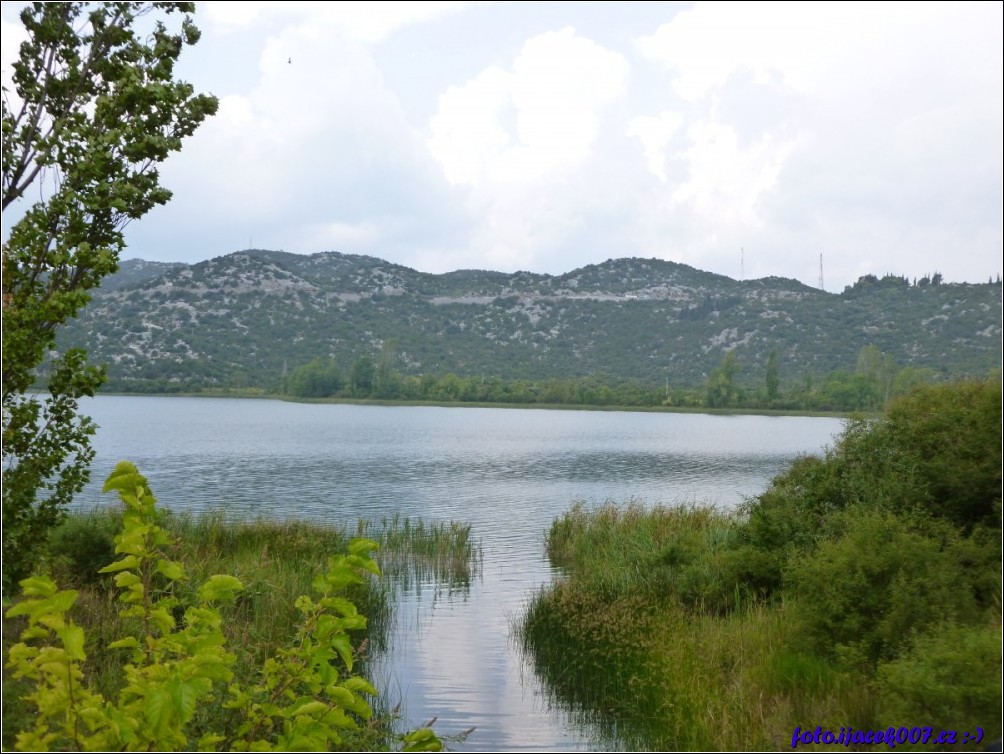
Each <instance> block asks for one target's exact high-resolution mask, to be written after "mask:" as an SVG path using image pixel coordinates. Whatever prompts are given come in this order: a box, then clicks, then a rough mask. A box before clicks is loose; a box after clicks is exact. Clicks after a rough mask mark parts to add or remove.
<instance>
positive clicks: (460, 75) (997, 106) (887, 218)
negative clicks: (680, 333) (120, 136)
mask: <svg viewBox="0 0 1004 754" xmlns="http://www.w3.org/2000/svg"><path fill="white" fill-rule="evenodd" d="M372 6H373V4H372V3H365V4H363V3H317V2H288V1H286V2H261V3H213V2H209V3H204V4H200V5H199V16H198V23H199V24H200V26H201V28H202V29H203V31H204V36H203V40H202V42H200V44H199V45H198V46H197V47H196V48H194V50H192V51H186V53H185V55H184V56H183V60H182V70H183V71H184V73H185V75H186V77H187V78H188V79H189V80H191V81H192V83H193V84H194V85H195V86H196V88H197V89H198V90H200V91H207V90H208V91H213V92H214V93H215V94H217V95H218V96H219V97H220V112H219V114H218V115H217V116H216V117H215V118H214V119H212V120H211V121H210V122H208V123H206V124H205V125H204V126H203V127H202V128H201V129H200V130H199V131H198V132H197V134H196V135H195V136H194V137H193V138H192V139H191V140H190V141H189V142H188V143H186V145H185V148H184V150H183V151H182V153H181V154H179V155H176V156H174V157H172V158H171V159H170V160H169V161H168V162H167V163H166V164H165V165H164V166H163V170H162V174H163V178H164V183H165V184H166V185H168V186H169V187H170V188H172V189H173V190H174V191H175V198H174V200H173V201H172V202H171V203H170V204H169V205H168V206H167V207H164V208H158V209H156V210H155V211H154V212H152V213H150V215H149V216H147V217H146V218H144V219H143V220H142V221H141V222H139V223H135V224H134V225H133V226H131V227H130V229H129V235H128V238H129V241H130V244H131V246H132V253H135V254H138V255H141V256H146V257H148V258H160V259H185V260H187V261H193V260H194V259H198V258H205V257H209V256H213V255H216V254H219V253H223V252H226V251H229V250H233V249H237V248H244V247H246V246H248V245H249V244H250V245H254V246H259V247H269V248H284V249H287V250H293V251H302V252H305V253H311V252H315V251H321V250H325V249H336V250H340V251H346V252H355V253H366V254H373V255H375V256H380V257H384V258H387V259H390V260H392V261H394V262H398V263H402V264H407V265H409V266H413V267H417V268H418V269H423V270H427V271H430V272H442V271H446V270H449V269H456V268H461V267H488V268H495V269H502V270H515V269H518V268H524V269H532V270H535V271H540V272H552V273H561V272H564V271H567V270H570V269H572V268H574V267H578V266H582V265H584V264H589V263H592V262H598V261H602V260H603V259H606V258H609V257H618V256H630V255H637V256H658V257H663V258H667V259H673V260H676V261H682V262H686V263H688V264H692V265H694V266H696V267H699V268H702V269H707V270H711V271H713V272H718V273H723V274H727V275H731V276H733V277H738V275H739V274H740V263H739V257H740V251H739V250H740V248H742V249H744V256H745V259H744V265H745V267H744V272H745V276H746V277H756V276H763V275H786V276H789V277H796V278H798V279H801V280H802V281H804V282H809V283H814V282H815V281H816V279H817V277H818V266H819V256H820V254H822V255H824V256H825V258H826V268H827V274H826V278H827V285H828V287H833V288H839V287H842V285H845V284H847V283H851V282H853V281H854V279H856V277H857V276H858V275H860V274H866V273H876V274H881V273H882V272H885V271H892V272H899V273H902V274H906V275H908V276H920V275H923V274H925V273H927V272H932V271H935V270H938V271H940V272H942V273H943V274H944V275H945V277H946V279H948V280H985V279H986V276H987V275H989V274H996V273H997V272H998V271H999V270H1000V262H999V256H1000V246H1001V244H1002V242H1004V240H1002V231H1001V225H1002V212H1001V206H1002V203H1004V198H1002V196H1001V184H1002V149H1001V138H1000V133H1001V129H1002V127H1004V126H1002V90H1004V84H1002V78H1001V70H1002V68H1004V60H1002V58H1004V53H1002V46H1004V45H1002V31H1001V29H1002V26H1004V19H1002V7H1004V6H1001V4H999V3H952V4H943V5H942V4H874V3H861V4H858V3H700V2H699V3H696V4H693V5H691V6H686V7H683V8H682V9H680V8H677V7H676V6H669V5H666V6H661V5H654V4H645V5H644V6H643V7H642V6H630V5H629V6H627V7H625V6H624V5H623V4H613V3H611V4H609V5H605V4H603V3H590V4H580V3H557V4H548V3H543V4H534V5H533V6H528V5H522V4H509V3H500V4H492V3H487V4H485V3H440V2H433V3H410V2H405V3H382V4H380V5H379V6H378V11H374V10H373V7H372ZM15 10H16V9H14V8H13V4H6V3H5V4H4V6H3V22H4V25H3V35H4V45H3V47H4V54H5V56H8V57H9V56H10V55H11V54H12V52H11V51H12V49H16V44H12V43H11V40H16V39H17V34H18V31H19V29H18V26H17V24H16V17H15V16H16V14H15ZM660 14H661V15H660ZM186 61H190V62H186ZM7 219H8V218H6V217H5V220H7Z"/></svg>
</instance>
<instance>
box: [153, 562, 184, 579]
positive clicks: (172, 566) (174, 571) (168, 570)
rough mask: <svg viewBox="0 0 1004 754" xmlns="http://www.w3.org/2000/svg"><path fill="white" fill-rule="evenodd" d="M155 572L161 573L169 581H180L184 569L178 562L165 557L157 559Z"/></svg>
mask: <svg viewBox="0 0 1004 754" xmlns="http://www.w3.org/2000/svg"><path fill="white" fill-rule="evenodd" d="M156 570H157V573H160V574H163V575H164V576H165V577H166V578H168V579H170V580H171V581H180V580H181V579H183V578H184V577H185V570H184V569H183V568H182V567H181V565H180V564H178V563H176V562H174V561H173V560H168V559H167V558H158V559H157V569H156Z"/></svg>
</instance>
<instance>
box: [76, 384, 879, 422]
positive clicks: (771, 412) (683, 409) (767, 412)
mask: <svg viewBox="0 0 1004 754" xmlns="http://www.w3.org/2000/svg"><path fill="white" fill-rule="evenodd" d="M96 395H99V396H102V395H107V396H125V397H131V396H142V397H147V398H231V399H239V400H240V399H244V400H272V401H282V402H286V403H306V404H344V405H348V406H386V407H390V408H392V407H397V406H433V407H437V408H521V409H541V410H545V411H624V412H630V413H654V414H709V415H712V416H804V417H820V418H832V419H846V418H849V417H851V416H854V415H865V416H872V415H873V416H879V415H881V412H878V413H873V414H870V413H867V412H854V411H809V410H798V409H768V408H707V407H701V406H619V405H595V404H589V403H507V402H491V401H422V400H396V399H392V398H298V397H296V396H291V395H283V394H281V393H266V392H264V391H262V392H252V391H248V392H240V391H233V390H228V391H222V390H221V391H219V392H209V391H199V392H183V391H179V392H177V393H153V392H140V391H136V392H133V391H117V390H100V391H98V392H97V393H96Z"/></svg>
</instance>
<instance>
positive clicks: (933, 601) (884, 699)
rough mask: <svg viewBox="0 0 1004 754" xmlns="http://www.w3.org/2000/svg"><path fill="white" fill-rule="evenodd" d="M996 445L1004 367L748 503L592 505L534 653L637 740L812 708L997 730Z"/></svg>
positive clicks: (834, 723) (926, 398)
mask: <svg viewBox="0 0 1004 754" xmlns="http://www.w3.org/2000/svg"><path fill="white" fill-rule="evenodd" d="M1000 438H1001V385H1000V382H998V381H987V382H967V383H961V384H955V385H941V386H932V387H927V388H924V389H921V390H918V391H917V392H915V393H912V394H911V395H909V396H907V397H905V398H903V399H900V400H898V401H896V402H894V404H893V405H892V406H890V408H889V410H888V412H887V413H886V415H885V416H884V417H883V418H881V419H878V420H874V421H864V420H858V419H855V420H852V421H850V422H848V424H847V426H846V428H845V430H844V433H843V434H842V436H841V437H840V438H839V439H838V441H837V442H836V444H835V446H834V447H833V448H832V449H830V450H828V451H827V452H826V453H825V454H824V456H823V457H822V458H814V457H809V458H802V459H799V460H798V461H796V462H795V463H794V464H793V465H792V467H791V468H790V469H789V470H788V471H787V472H785V473H783V474H781V475H780V476H778V477H777V478H776V479H775V480H774V481H773V482H772V484H771V486H770V488H769V489H768V490H767V491H766V492H765V493H764V494H762V495H761V496H759V497H758V498H755V499H753V500H751V501H749V502H748V503H747V505H746V506H745V507H744V509H743V510H741V511H739V512H737V513H732V514H727V513H722V512H716V511H714V510H712V509H709V508H700V507H690V508H678V509H672V508H661V507H656V508H652V509H646V508H645V507H644V506H642V505H640V504H638V503H632V504H631V505H629V506H627V507H624V508H615V507H612V506H606V507H603V508H601V509H599V510H596V511H594V512H589V511H587V510H585V509H584V508H583V507H581V506H579V507H576V508H574V509H573V510H572V511H570V512H569V513H567V514H565V515H564V516H563V517H561V518H559V519H557V520H556V521H555V522H554V524H553V525H552V528H551V531H550V533H549V535H548V553H549V556H550V558H551V560H552V562H553V563H554V564H556V565H559V566H561V567H563V568H564V569H565V570H566V571H567V574H568V575H567V578H566V579H564V580H562V581H560V582H559V583H557V584H556V585H554V586H553V587H551V588H550V589H547V590H544V591H542V592H540V593H539V594H538V595H537V596H536V597H535V599H534V600H533V602H532V603H531V604H530V606H529V607H528V609H527V613H526V615H525V616H524V619H523V621H522V624H521V626H520V633H521V638H522V641H523V646H524V647H525V648H526V650H527V652H528V653H529V655H530V657H531V659H532V661H533V663H534V666H535V667H536V669H537V671H538V672H539V673H540V674H541V676H542V677H543V678H544V679H545V680H546V681H547V683H548V685H549V688H550V689H551V691H552V693H553V694H554V695H555V696H556V697H557V698H558V699H560V700H563V701H564V702H565V703H566V704H568V705H570V706H571V707H572V708H573V709H574V710H578V711H579V714H581V715H583V716H585V717H587V718H589V719H591V720H592V721H593V722H595V723H596V724H597V725H598V726H599V727H600V729H601V731H605V732H608V733H609V734H610V735H611V736H613V737H616V738H617V739H618V742H619V743H621V744H623V743H624V742H625V741H626V742H627V743H628V744H629V745H632V746H636V747H640V748H649V749H651V748H656V749H659V748H669V749H702V748H703V749H708V750H728V749H789V748H790V745H791V734H792V731H793V730H794V728H795V727H796V726H801V727H802V728H806V727H807V726H808V724H809V723H810V722H811V726H812V728H815V726H817V725H821V726H822V727H823V728H824V729H825V728H830V729H832V730H834V731H839V730H840V729H841V728H842V727H845V726H853V727H854V728H856V729H858V730H867V729H879V728H887V727H889V726H895V727H900V726H903V725H907V726H915V725H932V726H940V727H943V728H945V729H949V730H958V731H975V729H976V727H977V726H978V727H980V728H982V729H983V731H984V737H985V739H986V742H987V743H990V742H992V741H994V740H998V739H999V738H1000V736H1001V721H1000V705H1001V611H1000V605H1001V571H1000V562H1001V443H1000ZM970 746H971V744H970ZM800 748H802V747H801V746H800ZM898 748H902V747H898ZM905 748H909V745H907V746H906V747H905Z"/></svg>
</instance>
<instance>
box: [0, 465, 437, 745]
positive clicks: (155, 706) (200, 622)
mask: <svg viewBox="0 0 1004 754" xmlns="http://www.w3.org/2000/svg"><path fill="white" fill-rule="evenodd" d="M105 490H106V491H108V490H116V491H118V493H119V496H120V498H121V500H122V502H123V504H124V505H125V512H124V514H123V530H122V532H121V533H120V534H119V535H118V536H116V538H115V543H116V546H115V551H116V554H117V556H119V558H118V560H116V561H115V562H113V563H111V564H110V565H107V566H105V567H104V568H102V569H101V571H102V572H104V573H108V574H114V581H115V585H116V587H117V588H118V591H119V594H118V598H117V601H118V602H119V605H120V606H119V615H120V617H121V618H122V619H124V620H126V621H128V622H131V623H132V625H133V631H131V632H129V633H127V634H126V635H124V636H121V637H119V638H118V639H116V640H114V641H112V642H110V643H109V644H108V645H107V647H105V648H104V651H107V652H114V651H118V652H121V653H123V655H124V656H125V658H126V660H125V665H124V670H125V674H124V682H123V683H122V685H121V687H120V688H119V689H118V690H117V693H115V694H111V695H108V696H106V695H103V694H101V693H100V692H98V691H96V690H94V689H93V688H92V687H91V686H90V685H89V684H87V683H85V675H84V669H83V665H84V663H85V662H86V660H87V650H86V646H87V637H86V635H85V632H84V630H83V628H82V627H80V626H79V625H77V624H76V623H75V622H74V621H73V620H72V618H70V617H69V616H68V613H69V612H70V610H71V608H72V607H73V604H74V602H75V601H76V599H77V597H78V594H77V592H76V591H73V590H68V591H59V590H58V588H57V587H56V585H55V583H54V582H53V581H52V580H51V579H50V578H47V577H33V578H29V579H25V580H24V581H23V582H22V589H23V593H24V597H23V599H22V600H21V601H20V602H18V603H17V604H16V605H14V607H12V608H11V609H10V610H8V611H7V617H8V618H14V617H17V616H25V617H26V618H27V620H28V626H27V628H26V629H25V630H24V631H23V632H22V637H21V638H22V640H21V642H19V643H18V644H15V645H14V646H13V647H12V648H11V650H10V654H9V660H8V666H9V667H10V668H12V670H13V675H14V677H15V678H23V679H27V681H29V683H30V685H31V687H32V690H31V691H30V693H29V694H28V695H27V696H28V699H29V700H30V702H31V703H32V705H33V706H34V707H35V708H36V709H37V717H36V719H35V721H34V723H33V724H32V725H31V726H30V727H28V728H27V729H25V730H23V731H22V732H21V733H19V734H18V736H17V747H18V748H19V749H21V750H35V751H40V750H51V749H63V750H65V749H74V750H85V751H87V750H90V751H112V750H176V749H182V750H185V749H187V750H195V749H199V750H215V749H224V750H245V751H246V750H256V751H283V750H290V751H296V750H299V751H304V750H312V751H331V750H344V749H352V748H371V744H372V741H369V742H368V743H369V744H370V745H366V744H367V741H366V739H365V738H362V737H361V734H364V733H365V732H366V724H367V723H368V721H369V720H370V719H371V718H372V717H373V710H372V707H371V706H370V703H369V701H368V698H369V697H372V696H375V695H376V693H377V692H376V689H374V688H373V686H372V685H371V684H370V683H369V682H368V681H367V680H366V679H365V678H364V677H362V676H360V675H357V674H354V673H353V666H354V662H355V651H354V649H353V646H352V643H351V639H350V633H349V632H350V631H354V630H360V629H363V628H365V626H366V618H365V617H364V616H363V615H361V614H360V613H359V612H358V610H357V608H356V605H355V604H354V603H353V602H352V601H351V600H350V599H347V598H346V597H345V596H343V595H344V592H345V590H346V589H347V588H348V587H349V586H351V585H353V584H359V583H362V582H363V581H364V579H365V577H366V574H371V575H379V573H380V569H379V566H378V565H377V563H376V561H374V560H373V559H372V557H371V555H370V553H371V552H372V551H373V550H374V549H376V547H377V543H375V542H373V541H371V540H366V539H356V540H353V541H352V542H351V543H350V545H349V554H348V555H338V556H334V557H332V558H331V559H330V561H329V567H328V569H327V571H326V572H325V573H324V574H322V575H321V576H319V577H318V578H317V579H316V580H315V582H314V585H313V586H314V591H315V595H316V596H315V597H310V596H306V595H303V596H301V597H299V598H298V599H297V601H296V609H297V610H298V611H299V612H300V614H301V616H302V617H301V623H300V626H299V628H298V630H297V633H296V636H295V638H294V640H293V641H292V642H291V643H290V644H289V645H287V646H286V647H284V648H282V649H279V650H278V651H277V652H275V654H274V655H273V656H272V657H270V658H268V659H267V660H265V662H264V663H263V665H262V666H261V668H260V672H259V674H258V676H257V677H256V678H255V679H254V680H253V682H250V683H247V684H241V683H239V682H237V681H235V679H234V673H233V670H232V668H233V665H234V662H235V660H236V657H235V655H234V654H233V653H231V652H230V651H228V649H227V647H226V640H225V636H224V633H223V630H222V617H221V614H220V610H219V605H221V604H226V603H232V602H234V601H235V600H236V599H237V598H238V596H239V594H240V593H241V592H242V591H243V588H244V587H243V584H242V583H241V582H240V580H239V579H237V578H235V577H234V576H230V575H220V574H217V575H212V576H210V577H209V578H208V579H207V580H206V581H204V582H203V583H202V584H201V585H198V586H194V585H192V584H191V583H190V580H189V578H188V576H187V574H186V572H185V568H184V566H183V565H182V563H180V562H179V561H177V560H174V559H172V558H170V557H169V553H168V549H169V547H170V546H171V544H172V541H171V537H170V536H169V535H168V533H167V531H166V530H165V529H164V528H163V527H162V526H161V525H160V523H159V520H160V518H161V516H160V514H159V512H158V511H157V510H156V507H155V505H156V500H155V498H154V497H153V495H152V494H151V493H150V490H149V488H148V487H147V484H146V479H145V478H144V477H142V476H141V475H140V474H139V473H138V472H137V470H136V468H135V467H134V466H132V464H128V463H121V464H119V466H118V467H117V468H116V470H115V472H113V474H112V475H111V476H110V477H109V479H108V482H107V483H106V485H105ZM214 706H218V707H221V708H222V709H224V710H226V711H227V713H228V715H227V718H226V719H228V720H229V723H230V724H229V725H227V726H225V727H224V728H222V729H215V728H208V729H207V728H206V726H205V720H204V719H203V718H201V717H200V714H199V713H200V710H202V709H205V708H207V707H214ZM401 743H402V746H403V749H404V750H406V751H436V750H439V749H440V748H441V741H440V740H439V738H438V737H437V736H436V734H435V733H434V732H433V731H432V730H430V729H428V728H422V729H419V730H417V731H414V732H411V733H408V734H406V735H404V736H403V737H402V741H401Z"/></svg>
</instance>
